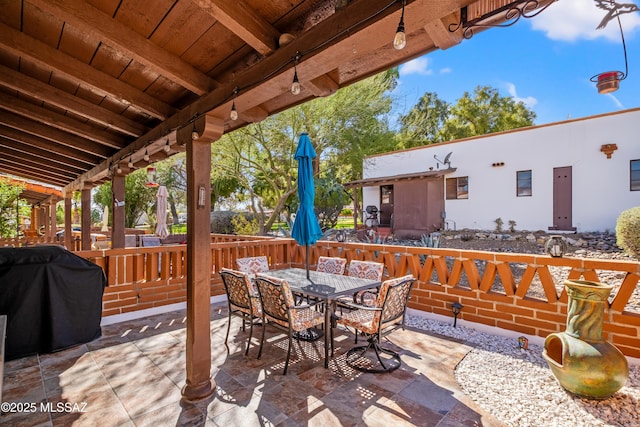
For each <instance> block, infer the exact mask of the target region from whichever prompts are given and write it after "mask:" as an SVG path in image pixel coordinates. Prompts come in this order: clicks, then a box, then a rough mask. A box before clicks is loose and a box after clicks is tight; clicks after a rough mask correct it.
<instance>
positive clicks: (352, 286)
mask: <svg viewBox="0 0 640 427" xmlns="http://www.w3.org/2000/svg"><path fill="white" fill-rule="evenodd" d="M262 274H263V275H265V276H271V277H275V278H278V279H284V280H286V281H287V283H289V285H290V286H291V290H292V291H293V292H299V293H301V294H303V295H306V296H309V297H313V298H318V299H321V300H324V301H326V306H327V308H326V309H325V311H324V315H325V319H324V323H325V328H327V327H331V316H332V314H333V313H334V311H335V301H336V298H338V297H340V296H342V295H351V294H353V293H354V292H357V291H361V290H365V289H371V288H375V287H377V286H380V284H381V283H382V282H380V281H376V280H370V279H361V278H358V277H351V276H344V275H341V274H332V273H324V272H320V271H315V270H311V271H309V278H308V279H307V271H306V270H305V269H304V268H286V269H283V270H269V271H268V272H265V273H262ZM331 335H333V334H331ZM331 344H332V343H331V342H330V341H329V334H326V333H325V334H324V367H325V368H328V367H329V357H328V355H329V346H330V345H331ZM331 356H333V346H331Z"/></svg>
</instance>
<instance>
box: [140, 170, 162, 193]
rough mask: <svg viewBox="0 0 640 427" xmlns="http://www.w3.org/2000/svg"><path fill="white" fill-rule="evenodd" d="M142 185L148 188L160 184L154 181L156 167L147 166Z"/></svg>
mask: <svg viewBox="0 0 640 427" xmlns="http://www.w3.org/2000/svg"><path fill="white" fill-rule="evenodd" d="M144 185H145V187H149V188H153V187H158V186H159V185H160V184H158V183H157V182H156V168H152V167H148V168H147V182H146V183H145V184H144Z"/></svg>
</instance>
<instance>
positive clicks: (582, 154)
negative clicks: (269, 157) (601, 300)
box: [363, 108, 640, 232]
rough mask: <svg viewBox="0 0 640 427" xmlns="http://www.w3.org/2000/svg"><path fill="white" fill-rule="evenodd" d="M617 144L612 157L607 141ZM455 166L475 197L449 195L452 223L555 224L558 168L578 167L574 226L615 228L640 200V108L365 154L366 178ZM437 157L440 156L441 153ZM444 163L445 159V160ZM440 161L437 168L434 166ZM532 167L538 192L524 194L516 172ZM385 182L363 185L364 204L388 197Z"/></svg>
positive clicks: (447, 205)
mask: <svg viewBox="0 0 640 427" xmlns="http://www.w3.org/2000/svg"><path fill="white" fill-rule="evenodd" d="M606 144H615V145H616V146H617V149H616V150H615V151H613V153H612V154H611V158H607V156H606V154H605V153H603V152H602V151H601V150H602V147H603V145H606ZM448 153H452V154H451V156H450V158H449V159H450V162H451V168H455V169H456V170H455V171H454V172H452V173H450V174H447V175H445V180H446V179H449V178H453V177H468V179H469V186H468V191H469V193H468V199H458V200H445V212H446V226H447V228H450V229H453V228H454V227H455V228H456V229H462V228H472V229H494V228H495V225H496V224H495V219H496V218H501V219H502V220H503V222H504V228H506V227H507V226H508V222H509V221H510V220H513V221H515V222H516V224H517V225H516V229H518V230H531V231H535V230H548V229H549V227H550V226H552V225H553V224H554V221H553V206H554V201H553V175H554V168H558V167H566V166H570V167H571V172H572V197H571V201H572V225H573V227H575V228H576V231H578V232H589V231H605V230H610V231H613V230H614V229H615V224H616V220H617V218H618V216H619V214H620V212H622V211H623V210H625V209H628V208H630V207H633V206H640V191H631V189H630V179H631V161H632V160H639V159H640V108H637V109H632V110H625V111H622V112H617V113H610V114H604V115H599V116H592V117H587V118H583V119H574V120H568V121H563V122H559V123H553V124H547V125H541V126H532V127H528V128H522V129H517V130H513V131H508V132H501V133H496V134H490V135H486V136H482V137H474V138H467V139H463V140H457V141H450V142H446V143H439V144H433V145H428V146H424V147H418V148H413V149H408V150H402V151H396V152H391V153H386V154H382V155H377V156H371V157H368V158H366V159H365V160H364V164H363V166H364V167H363V179H364V178H377V177H385V176H394V175H401V174H410V173H419V172H424V171H428V170H437V169H443V168H446V166H445V165H444V164H442V163H441V162H442V161H443V159H444V158H445V157H446V155H447V154H448ZM436 158H437V160H436ZM438 160H439V161H440V162H439V161H438ZM430 168H433V169H430ZM523 170H531V171H532V195H531V196H520V197H518V196H517V195H516V172H517V171H523ZM379 194H380V190H379V187H377V186H371V187H364V188H363V206H367V205H376V206H379V203H380V195H379Z"/></svg>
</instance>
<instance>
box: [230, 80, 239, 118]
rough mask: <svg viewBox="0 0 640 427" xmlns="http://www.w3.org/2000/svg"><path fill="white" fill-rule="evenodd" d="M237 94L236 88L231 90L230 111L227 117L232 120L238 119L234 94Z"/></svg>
mask: <svg viewBox="0 0 640 427" xmlns="http://www.w3.org/2000/svg"><path fill="white" fill-rule="evenodd" d="M237 95H238V88H235V89H234V90H233V102H232V103H231V112H230V113H229V118H230V119H231V120H233V121H236V120H238V110H236V96H237Z"/></svg>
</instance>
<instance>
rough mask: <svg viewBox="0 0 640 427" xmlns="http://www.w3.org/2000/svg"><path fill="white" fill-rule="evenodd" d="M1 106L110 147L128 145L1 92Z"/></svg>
mask: <svg viewBox="0 0 640 427" xmlns="http://www.w3.org/2000/svg"><path fill="white" fill-rule="evenodd" d="M0 108H1V109H5V110H7V111H11V112H12V113H15V114H18V115H20V116H23V117H26V118H28V119H32V120H37V121H39V122H41V123H43V124H46V125H48V126H51V127H53V128H56V129H59V130H61V131H64V132H69V133H71V134H74V135H77V136H79V137H81V138H85V139H88V140H91V141H95V142H97V143H99V144H102V145H105V146H107V147H110V148H115V149H120V148H122V147H124V146H125V145H127V144H126V143H127V141H126V140H125V139H124V138H119V137H117V136H116V135H113V134H111V133H108V132H105V131H103V130H100V129H96V128H95V127H93V126H91V125H88V124H86V123H82V122H78V121H77V120H74V119H72V118H70V117H67V116H64V115H62V114H59V113H56V112H54V111H51V110H47V109H46V108H42V107H38V106H35V105H33V104H32V103H30V102H27V101H23V100H21V99H19V98H15V97H12V96H9V95H4V94H0Z"/></svg>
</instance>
